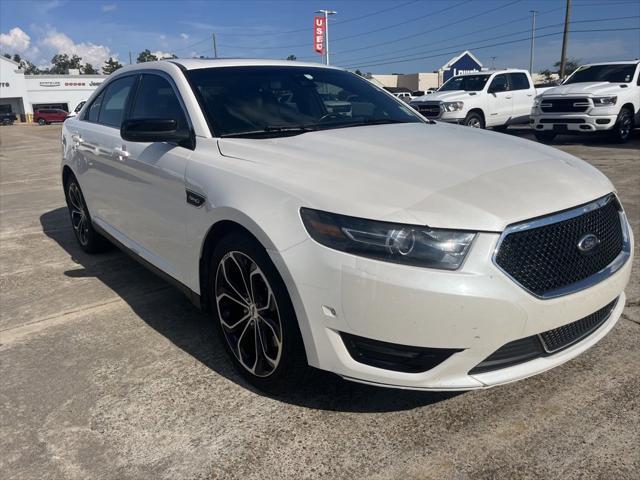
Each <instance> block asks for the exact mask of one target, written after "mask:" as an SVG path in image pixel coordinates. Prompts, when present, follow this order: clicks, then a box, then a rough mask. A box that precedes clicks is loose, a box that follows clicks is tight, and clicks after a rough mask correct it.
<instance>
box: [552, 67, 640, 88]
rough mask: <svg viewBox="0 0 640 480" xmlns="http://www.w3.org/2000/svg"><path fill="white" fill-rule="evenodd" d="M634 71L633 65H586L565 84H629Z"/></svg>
mask: <svg viewBox="0 0 640 480" xmlns="http://www.w3.org/2000/svg"><path fill="white" fill-rule="evenodd" d="M635 70H636V66H635V65H634V64H629V63H621V64H617V65H587V66H584V67H580V68H578V70H576V71H575V73H574V74H573V75H571V76H570V77H569V78H568V79H567V81H566V82H564V83H565V85H566V84H569V83H584V82H611V83H629V82H630V81H631V79H632V78H633V73H634V72H635Z"/></svg>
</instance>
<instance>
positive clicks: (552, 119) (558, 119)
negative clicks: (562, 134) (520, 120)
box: [540, 118, 585, 123]
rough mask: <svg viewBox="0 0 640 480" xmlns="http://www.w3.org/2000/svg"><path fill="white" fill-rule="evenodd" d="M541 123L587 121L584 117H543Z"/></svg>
mask: <svg viewBox="0 0 640 480" xmlns="http://www.w3.org/2000/svg"><path fill="white" fill-rule="evenodd" d="M540 123H585V120H584V118H543V119H542V120H540Z"/></svg>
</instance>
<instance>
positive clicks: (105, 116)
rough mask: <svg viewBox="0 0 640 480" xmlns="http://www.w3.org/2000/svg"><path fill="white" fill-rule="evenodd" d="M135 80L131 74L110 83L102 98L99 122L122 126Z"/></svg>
mask: <svg viewBox="0 0 640 480" xmlns="http://www.w3.org/2000/svg"><path fill="white" fill-rule="evenodd" d="M134 82H135V77H134V76H131V77H125V78H120V79H118V80H115V81H114V82H112V83H111V84H109V86H108V87H107V91H106V92H105V94H104V99H103V100H102V108H101V109H100V116H99V117H98V123H102V124H103V125H109V126H111V127H117V128H120V124H121V123H122V118H123V117H124V109H125V106H126V104H127V98H128V97H129V93H130V92H131V88H132V87H133V84H134Z"/></svg>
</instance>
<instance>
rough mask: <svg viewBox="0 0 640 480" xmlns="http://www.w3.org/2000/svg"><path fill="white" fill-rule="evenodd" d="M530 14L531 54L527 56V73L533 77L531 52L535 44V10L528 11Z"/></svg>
mask: <svg viewBox="0 0 640 480" xmlns="http://www.w3.org/2000/svg"><path fill="white" fill-rule="evenodd" d="M529 11H530V12H531V52H530V54H529V73H530V74H531V75H533V50H534V48H535V43H536V15H537V13H538V11H537V10H529Z"/></svg>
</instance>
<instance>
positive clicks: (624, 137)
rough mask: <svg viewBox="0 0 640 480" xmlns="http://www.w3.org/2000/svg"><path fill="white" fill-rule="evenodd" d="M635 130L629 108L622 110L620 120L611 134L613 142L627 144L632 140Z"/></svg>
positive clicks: (619, 115)
mask: <svg viewBox="0 0 640 480" xmlns="http://www.w3.org/2000/svg"><path fill="white" fill-rule="evenodd" d="M632 130H633V114H632V113H631V112H630V111H629V109H627V108H623V109H622V110H620V113H619V114H618V119H617V120H616V124H615V126H614V127H613V131H612V132H611V134H612V136H613V140H614V141H616V142H618V143H625V142H627V141H629V139H630V138H631V131H632Z"/></svg>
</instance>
